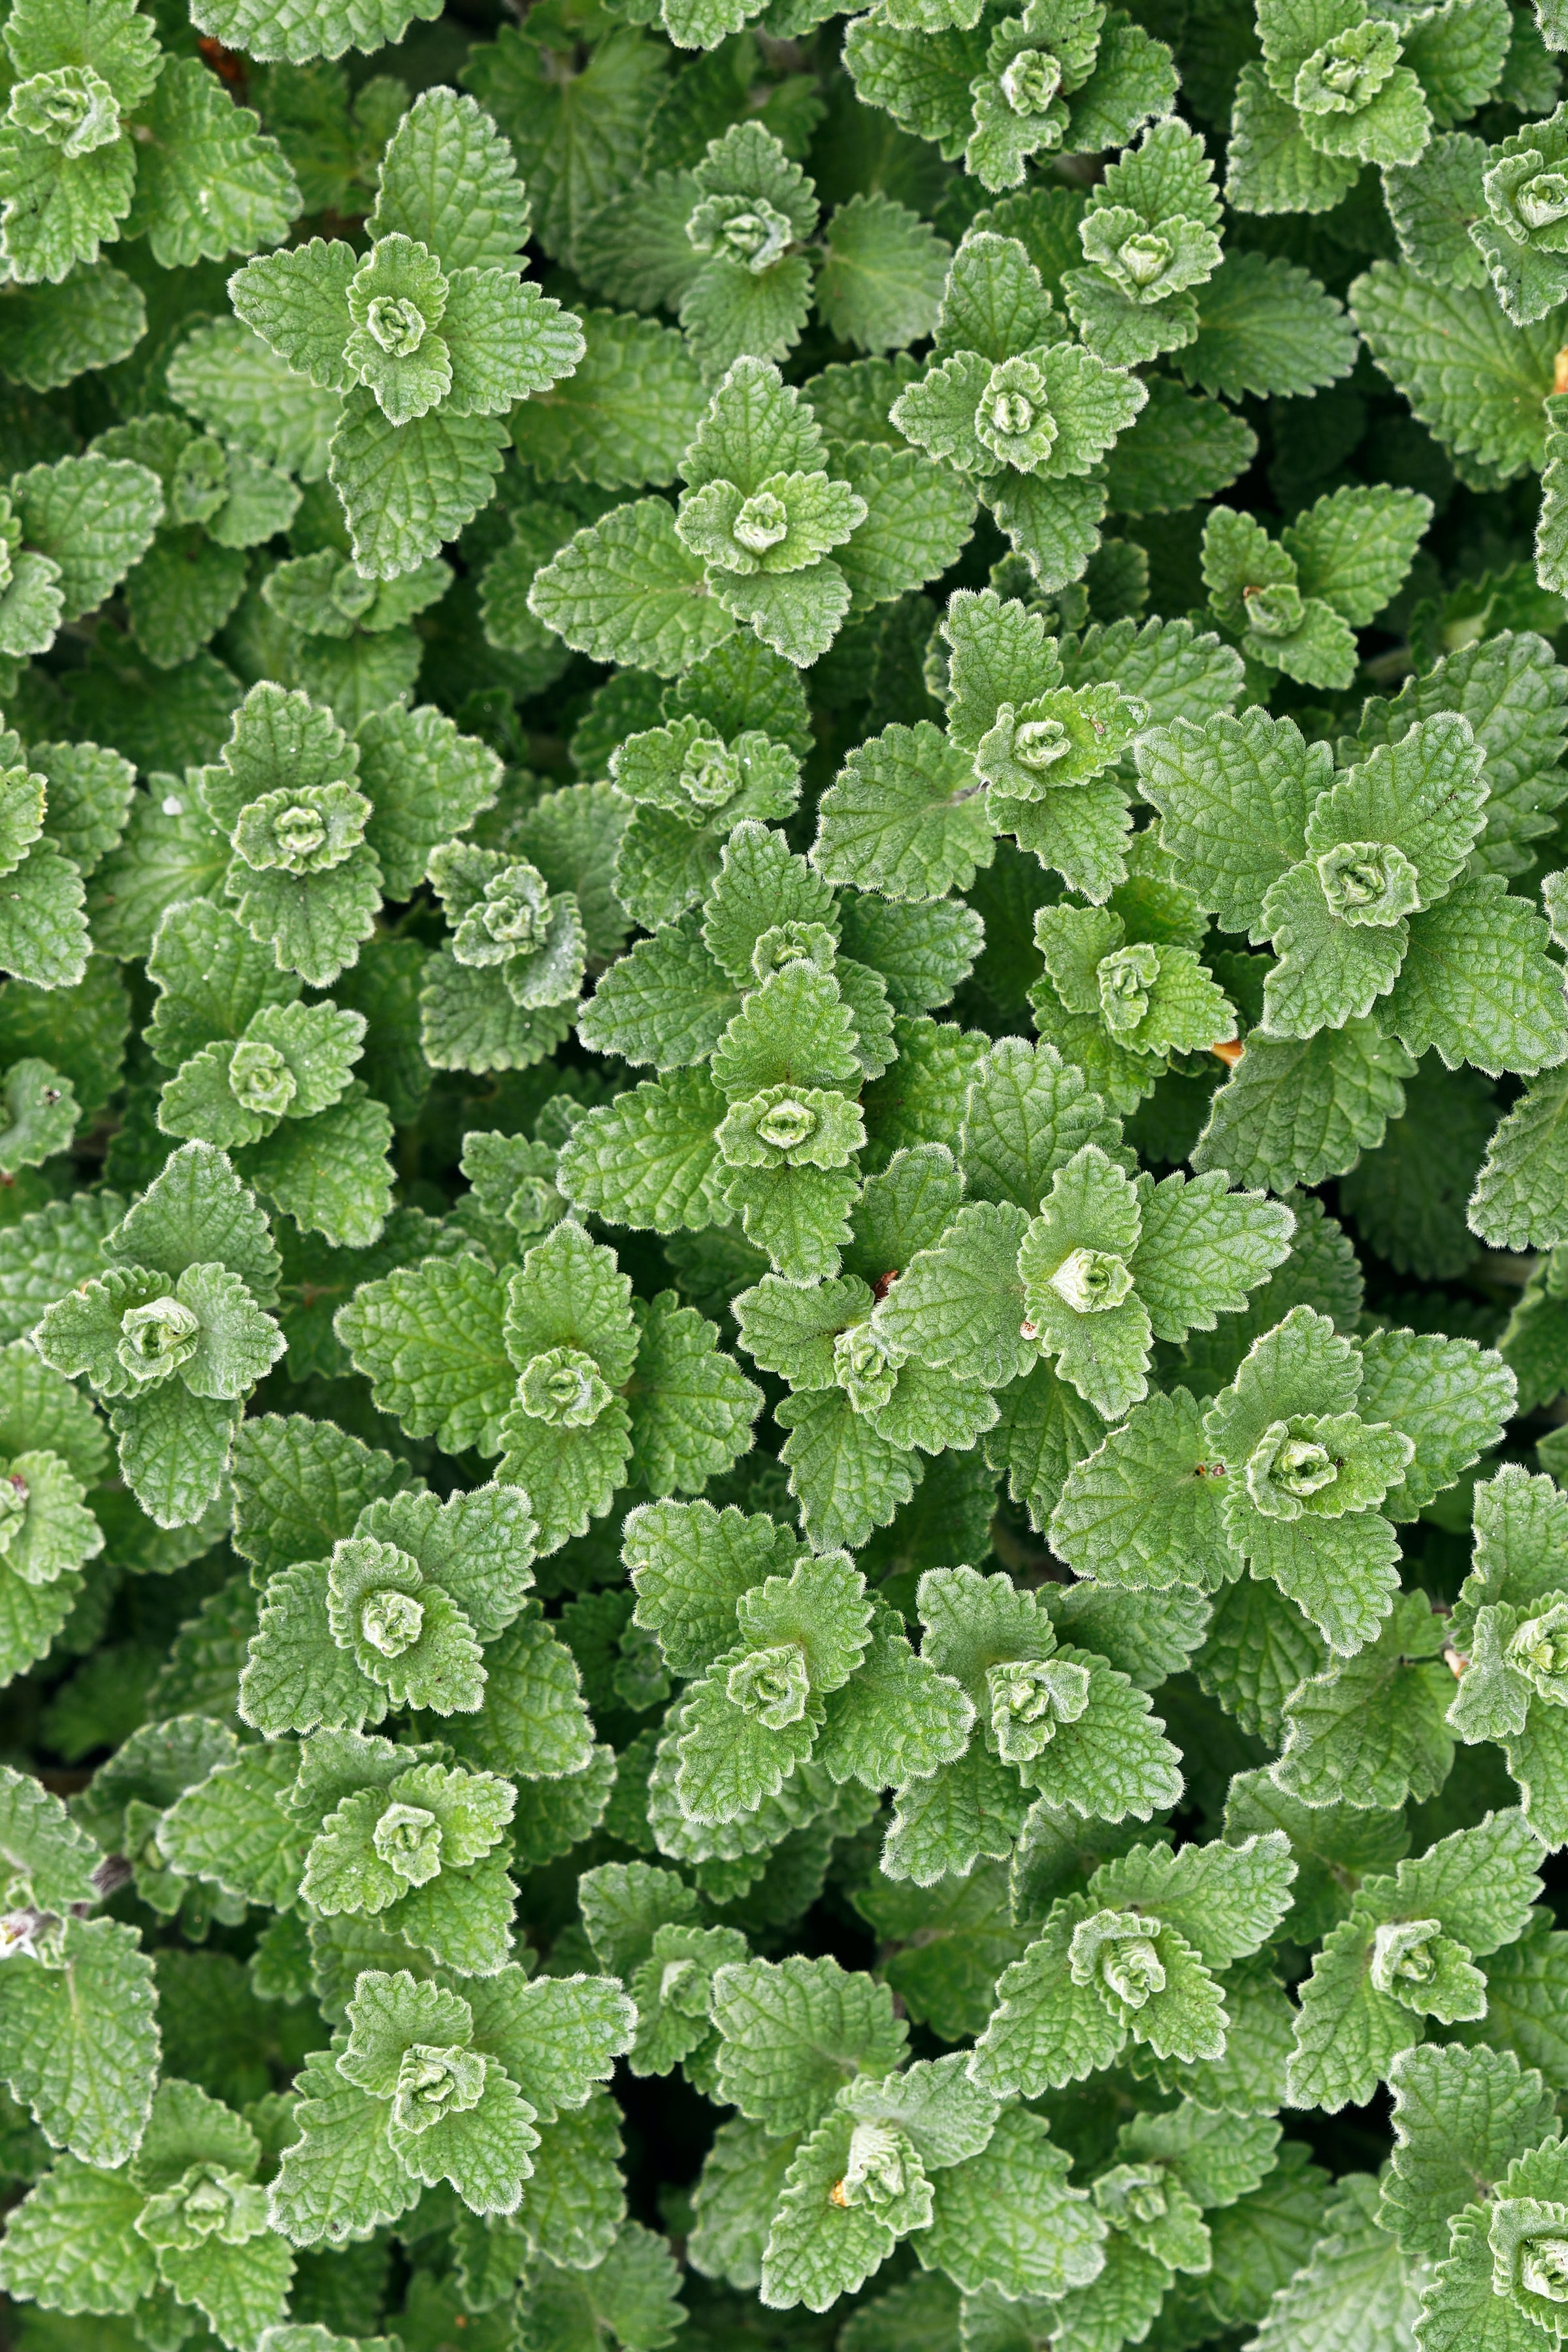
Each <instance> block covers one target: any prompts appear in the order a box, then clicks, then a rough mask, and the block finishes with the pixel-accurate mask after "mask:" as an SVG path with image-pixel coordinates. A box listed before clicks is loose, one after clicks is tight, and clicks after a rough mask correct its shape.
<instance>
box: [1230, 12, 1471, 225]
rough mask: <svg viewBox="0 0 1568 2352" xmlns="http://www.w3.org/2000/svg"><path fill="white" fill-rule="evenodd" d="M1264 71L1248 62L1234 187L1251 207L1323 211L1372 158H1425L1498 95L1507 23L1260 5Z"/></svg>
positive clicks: (1238, 199)
mask: <svg viewBox="0 0 1568 2352" xmlns="http://www.w3.org/2000/svg"><path fill="white" fill-rule="evenodd" d="M1258 35H1259V37H1260V39H1261V42H1262V47H1263V62H1262V64H1261V65H1260V66H1247V67H1246V68H1244V69H1243V76H1242V79H1241V82H1240V85H1239V87H1238V89H1237V97H1236V105H1235V110H1234V113H1233V116H1232V121H1231V167H1230V173H1229V178H1228V180H1227V183H1226V194H1227V195H1228V197H1229V199H1230V201H1231V203H1232V204H1233V205H1236V206H1237V209H1238V210H1240V211H1244V212H1259V213H1279V212H1324V211H1327V210H1328V209H1329V208H1330V207H1331V206H1332V205H1335V204H1336V203H1338V202H1339V201H1340V199H1341V198H1342V196H1343V195H1344V194H1346V193H1347V191H1348V190H1349V189H1350V188H1351V186H1352V184H1353V183H1354V181H1355V178H1356V176H1357V173H1358V172H1359V170H1360V168H1361V166H1362V165H1363V163H1377V164H1380V165H1382V166H1383V167H1384V169H1388V168H1389V167H1391V166H1399V165H1405V164H1410V163H1415V161H1416V160H1417V158H1418V157H1420V156H1421V155H1422V154H1423V153H1424V152H1426V147H1427V145H1428V142H1429V141H1430V139H1431V136H1432V131H1433V127H1434V122H1436V126H1437V128H1439V129H1443V130H1446V129H1447V128H1449V127H1450V126H1451V125H1452V124H1453V123H1455V122H1458V121H1461V120H1462V119H1463V118H1464V117H1465V116H1466V115H1468V114H1469V113H1472V112H1473V111H1474V110H1475V109H1476V108H1477V107H1478V106H1479V105H1480V104H1481V103H1482V101H1483V100H1485V99H1486V98H1488V97H1489V95H1490V94H1491V92H1492V90H1493V89H1494V87H1495V86H1496V84H1497V82H1498V80H1499V78H1500V75H1501V73H1502V71H1503V67H1504V62H1505V58H1506V56H1507V47H1508V44H1507V27H1506V26H1504V25H1502V23H1501V22H1500V19H1499V18H1498V17H1497V16H1496V14H1495V12H1494V11H1492V10H1489V9H1488V8H1486V7H1484V6H1475V5H1472V6H1465V7H1459V8H1457V9H1455V10H1454V11H1453V13H1452V15H1451V16H1446V17H1438V18H1437V19H1436V21H1435V22H1432V23H1430V24H1428V23H1423V24H1422V25H1421V26H1416V25H1415V24H1414V23H1413V22H1410V23H1403V24H1395V23H1394V20H1393V19H1392V18H1387V17H1382V16H1374V15H1373V14H1372V13H1371V12H1370V11H1369V10H1367V9H1366V8H1365V7H1364V6H1363V5H1362V0H1313V5H1311V6H1310V7H1307V8H1304V9H1302V8H1292V7H1290V6H1289V5H1286V0H1259V6H1258Z"/></svg>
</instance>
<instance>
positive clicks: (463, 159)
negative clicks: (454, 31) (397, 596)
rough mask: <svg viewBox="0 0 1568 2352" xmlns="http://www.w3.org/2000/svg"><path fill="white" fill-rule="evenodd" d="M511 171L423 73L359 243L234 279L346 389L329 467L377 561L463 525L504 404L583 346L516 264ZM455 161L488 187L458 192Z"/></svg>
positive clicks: (465, 176) (431, 548)
mask: <svg viewBox="0 0 1568 2352" xmlns="http://www.w3.org/2000/svg"><path fill="white" fill-rule="evenodd" d="M515 172H516V166H515V163H514V162H513V159H512V156H511V153H510V149H509V147H508V145H507V142H506V141H505V139H504V137H503V136H502V134H501V133H500V131H498V130H497V128H496V127H495V125H494V124H493V123H492V122H490V121H489V120H488V119H487V118H486V117H485V116H484V114H483V113H482V112H481V110H480V109H479V106H478V105H477V104H476V102H475V101H474V100H472V99H471V98H458V96H457V95H456V93H455V92H454V91H452V90H450V89H427V90H426V91H424V92H423V93H422V94H421V96H420V97H419V99H418V100H416V103H415V105H414V106H413V107H412V108H411V109H410V110H409V111H408V112H407V113H406V114H405V116H404V118H403V120H402V121H401V122H400V123H399V125H398V127H397V129H396V130H395V132H394V133H393V136H392V138H391V139H390V140H389V142H387V147H386V152H385V153H384V156H383V158H382V162H381V168H380V174H379V182H378V192H377V198H376V206H375V210H374V213H373V214H372V215H371V217H370V222H369V233H370V237H371V249H370V251H369V252H368V253H367V254H365V255H364V256H363V257H361V256H360V255H359V254H357V253H356V252H355V250H354V248H353V247H352V246H350V245H347V244H345V243H344V242H342V240H341V239H337V238H334V239H332V240H331V241H330V242H329V241H327V240H324V239H322V238H321V237H312V238H311V239H310V241H309V243H307V244H304V245H300V246H296V247H293V248H291V249H290V250H289V251H288V252H284V253H278V254H268V255H267V256H265V257H261V258H260V259H258V261H256V262H255V263H253V264H247V266H246V268H244V269H241V270H237V272H236V273H235V276H234V278H233V280H232V282H231V289H230V291H231V298H232V299H233V302H234V307H235V310H236V313H237V316H238V317H239V318H240V319H241V320H243V321H244V322H245V324H246V325H247V327H249V328H250V329H251V330H252V331H253V332H254V333H256V334H257V335H258V336H260V338H261V340H262V341H263V342H265V343H266V344H268V346H269V348H270V349H271V350H272V351H273V352H276V353H277V354H278V356H279V359H281V360H282V361H283V362H285V363H286V364H287V366H288V367H289V369H291V370H292V371H293V372H294V373H295V374H297V375H300V376H302V377H304V378H306V379H307V380H308V381H309V383H311V384H313V385H315V386H318V387H320V388H321V389H322V390H328V391H331V392H336V393H340V394H342V414H341V421H340V422H339V424H338V426H337V430H336V432H335V434H334V436H333V438H332V445H331V479H332V483H333V486H334V487H335V488H336V489H337V491H338V494H339V496H340V498H341V499H342V502H343V509H344V512H345V514H346V516H347V518H348V523H349V529H350V532H351V535H352V539H353V557H354V562H356V564H357V565H358V566H359V567H360V568H361V569H362V570H363V571H364V572H367V573H368V574H370V575H371V576H372V577H374V578H378V579H391V578H394V577H395V576H396V575H397V574H398V573H399V572H410V571H414V570H416V569H417V568H418V566H420V565H421V564H423V563H424V562H426V561H427V560H428V559H429V558H430V557H432V556H434V555H435V554H437V552H438V551H439V549H440V547H441V544H442V542H443V541H446V540H447V539H453V538H455V537H456V536H457V533H458V530H460V529H461V528H462V526H463V525H464V524H465V523H466V522H468V520H471V518H472V517H473V515H474V514H475V513H476V512H477V511H478V510H479V508H480V507H481V506H483V505H485V504H486V503H487V502H488V500H489V497H490V495H491V490H492V486H493V478H494V476H495V473H496V471H497V469H498V467H499V464H500V451H501V448H502V447H503V446H504V443H505V437H506V436H505V431H504V425H502V423H501V422H500V420H502V419H504V417H505V416H506V415H507V412H508V411H509V410H510V408H511V406H512V405H513V404H514V403H516V402H518V401H521V400H525V399H527V398H528V397H530V395H531V394H536V393H542V392H545V391H548V389H549V387H550V386H551V385H552V383H556V382H558V381H559V380H560V379H561V378H562V377H563V376H570V375H571V374H572V373H574V370H575V368H576V365H577V362H578V361H579V360H580V359H581V358H582V357H583V354H584V349H585V345H584V339H583V334H582V330H581V328H580V327H579V325H578V322H577V320H576V319H575V318H574V316H573V314H572V313H571V312H570V311H567V310H562V308H561V305H560V304H559V303H558V302H556V301H554V300H552V299H551V298H550V297H549V296H547V295H543V294H542V293H541V292H540V290H539V289H538V287H537V286H536V285H534V284H533V283H532V282H531V280H527V279H524V278H523V277H522V276H521V269H520V267H519V253H518V248H519V247H520V246H521V243H522V240H523V236H525V234H526V229H527V206H526V203H525V200H524V196H523V192H522V189H521V186H520V185H519V184H518V183H517V180H516V177H515ZM454 175H456V177H457V178H458V179H461V180H463V181H465V182H468V183H469V184H476V185H479V184H482V185H483V186H484V188H485V192H486V201H485V202H484V203H483V204H480V205H476V206H475V207H473V208H472V209H466V208H465V207H464V206H463V205H460V204H459V203H458V202H457V201H456V199H455V197H454V195H453V193H452V190H453V185H454Z"/></svg>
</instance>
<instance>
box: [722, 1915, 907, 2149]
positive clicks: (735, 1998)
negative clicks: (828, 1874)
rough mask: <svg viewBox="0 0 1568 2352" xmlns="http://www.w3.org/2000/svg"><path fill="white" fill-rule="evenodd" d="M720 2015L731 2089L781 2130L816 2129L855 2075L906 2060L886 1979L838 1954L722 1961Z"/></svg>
mask: <svg viewBox="0 0 1568 2352" xmlns="http://www.w3.org/2000/svg"><path fill="white" fill-rule="evenodd" d="M713 2021H714V2023H715V2024H716V2025H717V2026H718V2028H719V2032H720V2035H721V2047H720V2051H719V2062H718V2063H719V2083H720V2087H721V2094H722V2095H723V2096H724V2097H725V2098H726V2099H728V2100H731V2101H732V2102H733V2104H734V2105H736V2106H738V2107H739V2108H740V2110H741V2113H742V2115H743V2116H750V2117H751V2118H752V2120H753V2121H754V2122H759V2123H762V2124H763V2125H764V2126H766V2128H767V2130H768V2131H769V2133H770V2134H771V2135H773V2136H774V2137H782V2136H783V2135H784V2134H786V2133H790V2132H799V2131H809V2130H811V2129H812V2128H813V2127H814V2126H815V2125H816V2124H817V2123H818V2122H819V2121H820V2120H821V2118H822V2116H824V2115H825V2114H826V2111H827V2109H828V2108H829V2107H830V2106H831V2105H832V2104H833V2101H834V2098H835V2095H836V2094H837V2092H838V2090H839V2089H840V2088H841V2087H842V2086H843V2084H845V2083H847V2081H849V2080H850V2079H851V2077H852V2076H854V2075H855V2074H885V2073H886V2072H887V2071H888V2069H889V2067H891V2066H895V2065H897V2064H898V2063H899V2061H900V2058H901V2057H902V2055H903V2049H904V2043H905V2041H906V2039H907V2036H908V2029H907V2027H906V2026H904V2024H903V2023H902V2022H901V2021H900V2020H899V2019H898V2018H896V2017H895V2016H894V2014H893V2008H892V1996H891V1994H890V1993H889V1991H888V1990H887V1988H886V1986H884V1985H875V1984H873V1983H872V1981H871V1979H870V1978H869V1977H867V1976H862V1975H848V1974H847V1973H846V1972H845V1970H844V1969H841V1968H840V1967H839V1965H838V1963H837V1960H831V1959H818V1960H805V1959H800V1958H789V1959H785V1960H783V1961H780V1962H778V1963H776V1964H775V1963H774V1962H773V1961H772V1960H746V1961H743V1962H741V1963H738V1964H731V1965H730V1966H727V1967H724V1968H721V1969H719V1970H718V1971H717V1973H716V1975H715V1976H714V1979H713Z"/></svg>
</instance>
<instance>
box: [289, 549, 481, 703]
mask: <svg viewBox="0 0 1568 2352" xmlns="http://www.w3.org/2000/svg"><path fill="white" fill-rule="evenodd" d="M451 584H452V569H451V566H450V564H447V563H444V562H442V561H441V559H440V557H439V556H430V557H428V558H426V561H425V562H423V563H421V564H420V565H419V566H418V568H417V570H416V571H413V572H402V573H400V574H399V575H398V577H397V578H396V579H395V580H373V579H367V578H366V576H365V575H364V573H363V572H361V571H360V570H359V569H358V568H357V566H356V565H355V564H353V563H352V562H350V561H349V560H348V559H347V557H345V556H342V555H341V554H340V553H339V552H338V551H337V549H336V548H333V547H324V548H321V549H319V550H318V551H316V552H315V553H314V554H311V555H298V556H293V557H291V558H290V559H289V561H288V562H283V563H279V564H278V565H276V566H275V567H274V568H273V570H271V571H270V572H268V574H267V576H266V578H265V579H264V580H263V581H262V582H261V583H260V593H261V600H262V603H263V604H265V605H266V606H267V608H268V612H269V613H270V614H272V616H273V621H274V625H275V629H276V633H277V635H279V638H280V639H281V643H280V644H279V649H278V654H277V657H276V659H275V660H274V661H273V663H272V665H271V667H272V668H273V670H274V673H275V674H276V675H277V677H279V681H280V682H281V683H282V684H283V685H285V686H297V687H300V688H303V689H304V691H305V692H306V693H307V694H309V695H310V696H311V697H312V698H313V699H314V700H316V701H318V702H324V703H326V704H327V705H328V706H329V707H330V708H331V710H332V712H333V715H334V716H335V717H336V718H337V719H338V720H339V723H340V724H341V725H342V726H344V727H348V728H352V727H353V726H354V725H355V724H357V722H358V720H359V719H361V718H362V717H363V716H364V715H365V714H366V713H367V712H369V711H372V710H381V709H385V708H386V706H387V705H388V704H390V703H393V702H395V701H396V700H397V699H398V698H399V697H400V696H401V695H402V694H404V693H405V692H406V691H407V689H408V688H410V687H412V686H413V684H414V682H415V680H416V677H418V675H419V667H420V664H421V662H422V660H423V659H424V646H423V645H422V643H421V641H420V639H419V638H418V637H417V636H416V634H415V632H414V630H413V628H412V626H411V625H410V624H411V623H412V622H413V621H414V619H415V618H416V615H417V614H420V613H423V612H426V610H428V608H429V607H430V606H431V605H432V604H438V603H439V602H440V600H441V598H442V597H443V596H444V595H445V594H446V593H447V590H448V588H449V587H450V586H451Z"/></svg>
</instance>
